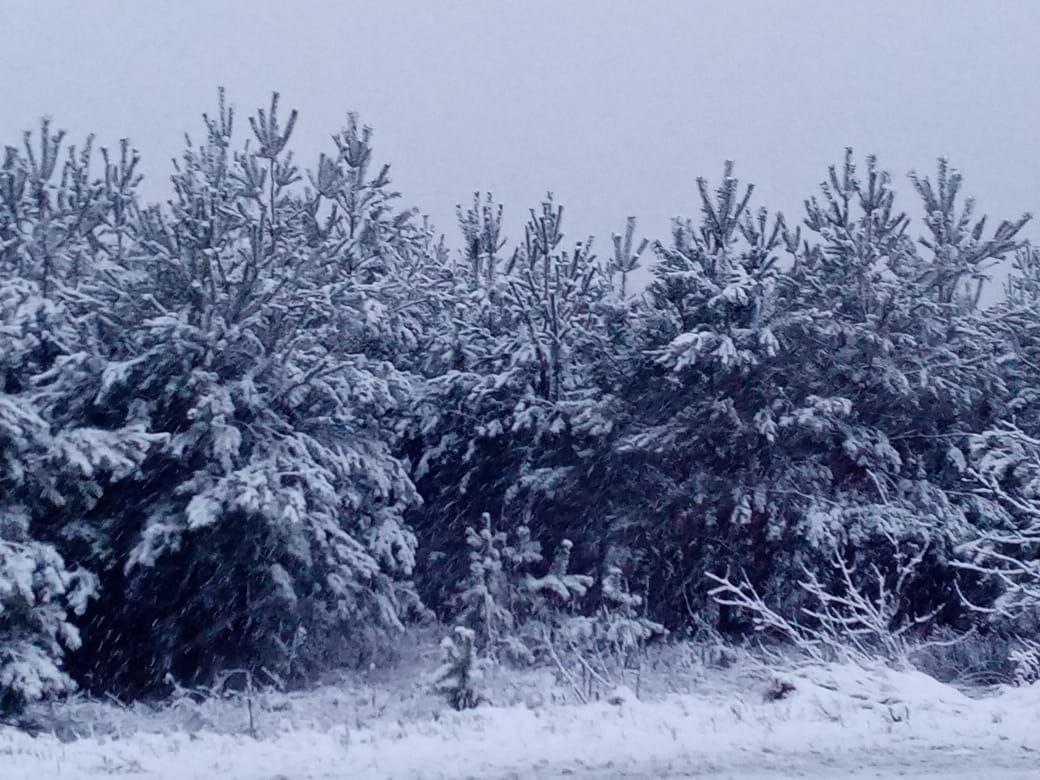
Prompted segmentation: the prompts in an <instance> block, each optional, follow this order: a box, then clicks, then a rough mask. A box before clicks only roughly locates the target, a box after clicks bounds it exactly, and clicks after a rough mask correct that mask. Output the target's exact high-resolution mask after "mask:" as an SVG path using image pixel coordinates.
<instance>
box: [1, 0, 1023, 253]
mask: <svg viewBox="0 0 1040 780" xmlns="http://www.w3.org/2000/svg"><path fill="white" fill-rule="evenodd" d="M0 8H2V10H3V16H2V19H0V25H3V27H4V28H5V29H4V31H3V45H2V46H0V74H2V76H0V107H2V108H0V139H2V140H3V141H4V142H6V143H12V142H16V141H17V140H18V138H19V132H20V131H21V130H22V129H25V128H28V127H32V126H35V124H36V121H37V119H38V117H39V116H41V115H43V114H49V115H51V116H53V117H54V119H55V121H56V122H57V123H58V124H59V125H60V126H62V127H65V128H67V129H68V130H69V131H70V132H71V133H72V135H73V136H74V137H75V136H82V135H85V134H86V133H87V132H90V131H94V132H96V133H97V134H98V136H99V138H100V139H101V140H102V141H105V142H114V141H115V140H116V139H118V138H119V137H121V136H129V137H130V138H131V139H132V140H133V142H134V143H135V145H136V146H137V147H138V148H139V149H141V151H142V153H143V154H144V158H145V169H144V170H145V173H146V174H147V175H148V183H147V186H146V191H147V193H148V194H149V195H150V196H152V197H156V196H160V195H165V194H166V191H167V188H166V176H167V172H168V170H169V162H168V161H169V159H170V158H171V157H172V156H174V155H175V154H176V153H177V152H178V150H179V148H180V146H181V139H182V137H183V135H182V134H183V132H184V131H185V130H189V131H191V132H193V133H197V131H198V128H199V127H200V126H201V125H200V122H199V120H198V116H199V114H201V112H202V111H204V110H209V109H211V108H212V106H213V104H214V102H215V93H216V86H217V85H218V84H223V85H225V86H227V88H228V90H229V94H230V97H231V100H232V102H233V103H234V104H235V106H236V107H237V108H238V109H239V111H240V116H241V119H242V123H241V124H240V125H239V129H240V130H241V131H243V132H245V131H246V130H247V127H246V125H245V121H244V120H245V114H246V113H251V112H252V110H253V109H254V108H255V107H257V106H259V105H261V104H263V103H264V102H265V100H266V98H267V95H268V94H269V92H270V90H272V89H278V90H279V91H281V92H282V94H283V99H284V104H285V105H286V107H288V106H290V105H292V106H295V107H297V108H299V109H300V112H301V119H300V123H299V125H298V131H297V138H296V148H297V149H299V151H300V152H301V153H302V155H303V158H302V159H301V162H305V163H307V164H308V165H309V164H310V162H309V160H310V159H312V158H314V157H316V155H317V151H318V150H319V149H323V148H325V147H326V146H327V145H328V143H327V139H328V136H329V134H330V133H332V132H334V131H335V130H337V129H338V128H339V127H340V125H341V123H342V118H343V116H344V115H345V113H346V112H347V111H348V110H356V111H359V112H360V113H361V116H362V119H363V120H364V121H365V122H367V123H369V124H372V125H373V126H374V128H375V132H376V137H375V140H376V146H377V150H376V151H377V155H379V156H380V158H381V159H383V160H386V161H389V162H391V163H392V164H393V172H394V181H395V184H396V185H397V186H398V187H399V188H400V189H401V190H402V191H403V192H404V194H405V196H406V198H407V199H408V201H409V202H411V203H414V204H415V205H417V206H419V207H420V208H421V209H422V210H423V211H425V212H427V213H429V214H431V215H432V216H433V218H434V219H435V220H436V222H437V223H438V225H439V226H440V227H441V229H442V230H445V231H448V233H449V236H451V237H452V238H454V235H455V227H454V204H455V203H457V202H459V201H460V200H462V201H465V200H468V199H469V198H470V197H471V193H472V192H473V191H474V190H476V189H481V190H492V191H493V192H494V193H495V194H496V196H497V197H498V198H499V199H500V200H502V201H503V202H504V203H505V204H506V208H507V213H509V214H511V216H512V219H511V220H510V231H509V232H510V238H516V237H517V233H518V226H519V224H520V221H521V218H522V216H523V214H524V213H525V212H526V209H527V208H528V207H529V206H532V205H535V204H537V202H538V201H539V199H540V197H541V195H542V194H543V193H544V192H545V191H546V190H547V189H551V190H553V191H554V192H555V193H556V195H557V198H558V200H560V201H561V202H563V203H564V204H565V205H566V207H567V210H568V215H567V217H566V218H565V225H564V227H565V228H566V229H567V232H568V234H569V236H570V238H572V239H577V238H579V237H581V236H582V235H584V234H588V233H589V232H592V233H595V234H596V235H597V237H598V246H599V248H600V250H601V251H605V250H606V248H607V246H608V245H609V233H610V232H611V231H615V230H620V229H621V227H622V226H623V224H624V218H625V217H626V215H628V214H633V215H635V216H637V217H639V218H640V229H641V232H644V233H647V234H650V235H651V236H652V237H664V236H665V235H666V232H667V230H668V220H669V218H670V217H672V216H674V215H677V214H683V215H685V214H690V213H692V212H693V211H695V209H696V200H695V190H694V179H695V177H697V176H698V175H706V176H708V177H709V178H711V179H713V180H714V179H717V178H718V176H719V174H720V171H721V165H722V161H723V160H724V159H726V158H733V159H735V160H736V161H737V173H738V175H740V176H741V177H742V178H746V179H749V180H751V181H754V182H755V183H756V184H757V185H758V197H757V199H756V200H757V202H758V203H760V204H764V205H768V206H770V207H772V208H779V209H782V210H784V211H785V212H787V213H788V214H789V215H792V214H800V209H801V206H800V204H801V200H802V198H803V197H804V196H805V195H806V194H809V193H810V192H811V191H812V189H813V188H814V186H815V184H816V183H817V182H819V181H820V180H821V179H822V178H823V176H824V174H825V171H826V166H827V165H828V164H829V163H831V162H833V161H836V160H837V159H838V158H839V157H840V156H841V154H842V149H843V147H844V146H846V145H852V146H853V147H855V148H856V150H857V153H863V154H865V153H867V152H875V153H877V154H878V155H879V157H880V159H881V162H882V164H883V165H884V166H886V167H887V168H889V169H890V170H892V172H893V173H894V174H896V175H897V178H898V182H899V185H900V191H901V192H904V193H905V194H906V195H907V196H909V195H910V188H909V185H908V184H907V183H906V181H905V177H904V175H905V173H906V172H907V171H908V170H909V169H910V168H912V167H916V168H917V169H918V170H920V171H922V172H926V171H930V170H931V169H932V168H933V166H934V160H935V157H936V156H938V155H940V154H942V155H947V156H949V157H950V158H951V160H952V162H953V163H954V165H956V166H957V167H959V168H960V169H961V170H963V172H964V173H965V176H966V181H967V189H968V190H970V192H971V193H973V194H975V195H976V196H977V199H978V201H979V206H980V208H981V209H982V210H984V211H986V212H988V213H990V215H991V217H1005V216H1013V215H1017V214H1019V213H1021V212H1022V211H1026V210H1029V211H1033V212H1038V211H1040V186H1038V182H1040V149H1038V146H1040V130H1038V119H1040V109H1038V103H1037V85H1038V84H1040V78H1038V77H1040V48H1038V34H1040V2H1035V1H1033V0H1019V1H1017V2H1013V1H1012V0H1004V1H1003V2H999V1H998V2H993V1H991V2H977V1H976V2H959V1H957V0H941V1H939V0H936V1H934V2H932V1H928V2H926V1H923V0H902V1H898V0H897V1H888V2H878V0H871V2H841V1H839V0H829V1H822V0H821V1H819V2H817V1H816V0H791V1H789V2H764V1H755V2H752V1H751V0H742V1H741V2H693V1H691V2H652V1H650V0H644V2H592V1H591V0H588V1H586V2H569V3H568V2H543V1H542V0H525V1H524V2H476V1H473V2H471V1H469V0H465V1H464V0H452V1H451V2H443V3H434V2H389V1H387V0H378V1H377V0H372V1H371V2H365V3H361V2H336V1H335V0H324V1H323V2H319V1H317V0H315V1H314V2H305V1H303V0H296V2H267V1H265V0H252V2H237V1H236V2H219V1H218V0H210V1H209V2H205V1H201V0H177V1H175V2H170V1H167V2H154V1H153V2H118V1H117V0H92V1H91V2H66V3H62V2H47V3H42V2H29V0H20V1H15V2H12V1H11V0H0ZM904 204H905V205H906V206H907V207H909V208H913V207H915V206H916V204H915V203H914V202H913V201H912V200H911V199H910V198H909V197H907V198H906V199H905V200H904ZM1030 235H1032V236H1035V235H1037V231H1036V228H1035V227H1034V228H1033V229H1031V230H1030Z"/></svg>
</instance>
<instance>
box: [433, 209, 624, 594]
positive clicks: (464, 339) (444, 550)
mask: <svg viewBox="0 0 1040 780" xmlns="http://www.w3.org/2000/svg"><path fill="white" fill-rule="evenodd" d="M562 215H563V211H562V208H561V207H559V206H557V205H556V204H555V203H554V202H553V201H552V199H551V197H550V198H548V199H547V200H546V201H545V202H544V203H543V204H542V207H541V209H540V210H532V212H531V218H530V220H529V222H528V223H527V226H526V228H525V238H524V241H523V243H522V244H521V245H520V246H519V247H517V248H516V249H515V250H514V252H513V253H512V255H511V256H508V257H502V256H501V255H500V254H499V253H500V251H501V250H502V248H503V246H504V243H503V239H502V235H501V210H500V209H499V208H498V207H496V206H495V205H494V204H493V201H492V200H490V199H488V200H487V201H486V202H485V201H482V200H481V199H480V198H479V197H478V198H477V199H476V200H475V202H474V205H473V207H472V208H471V209H469V210H466V211H463V210H462V209H460V210H459V217H460V224H461V227H462V230H463V236H464V239H465V248H464V255H463V257H462V258H461V259H460V261H459V262H458V263H457V265H456V267H455V270H454V274H455V278H456V284H455V293H454V294H455V296H456V301H457V303H456V304H455V306H454V307H453V309H452V310H451V313H450V320H449V322H447V323H445V326H444V327H443V328H442V331H443V338H442V340H441V346H440V348H439V349H436V350H431V352H432V353H433V354H434V355H436V356H437V358H436V360H435V361H431V364H430V367H429V374H430V376H431V378H430V382H429V385H428V387H429V393H428V395H427V397H426V401H425V403H424V405H423V412H422V414H421V419H420V421H419V424H418V425H417V430H418V438H419V439H420V445H419V446H420V447H421V452H422V454H421V456H420V458H418V459H417V460H418V465H417V470H416V476H417V479H418V482H419V489H420V491H421V493H422V495H423V498H424V500H425V504H424V506H423V508H422V510H421V511H420V512H418V513H416V520H415V525H416V528H417V530H418V532H419V534H420V538H421V540H422V542H423V544H424V545H425V546H426V547H427V550H428V552H430V553H431V554H432V553H434V552H436V555H437V560H438V561H439V563H438V566H439V567H442V568H443V569H446V570H448V571H453V570H454V571H459V572H462V571H464V570H465V565H464V563H463V556H464V555H465V554H466V551H465V550H464V549H463V548H460V547H458V546H457V545H455V546H453V545H451V544H450V540H454V539H461V538H462V529H461V528H460V525H465V524H473V523H474V522H475V520H476V517H478V516H479V514H480V512H483V511H490V512H491V513H492V514H493V515H494V516H495V517H498V518H501V519H502V520H501V521H502V522H503V524H504V525H503V530H509V529H510V528H513V527H515V526H516V525H518V524H520V523H524V524H528V525H529V526H530V529H531V531H532V533H533V535H534V538H535V539H537V540H538V541H540V542H543V543H545V544H549V545H554V544H556V543H558V542H559V540H560V539H561V538H563V537H564V536H567V535H568V534H570V533H571V531H576V532H577V533H578V534H580V536H579V538H584V537H585V536H587V534H586V533H585V526H586V525H587V523H588V518H589V517H592V512H593V511H594V507H586V506H584V505H583V502H582V501H581V500H580V499H579V498H578V497H577V495H574V496H573V497H572V498H571V499H568V500H566V507H567V508H566V511H565V512H563V511H560V510H561V508H562V505H563V504H564V500H563V495H564V494H565V493H571V486H574V485H579V486H580V487H581V488H584V489H585V490H586V491H587V492H589V493H594V492H595V491H594V490H590V489H589V488H588V485H587V484H581V482H582V478H583V477H584V476H585V473H584V470H585V469H586V468H587V467H588V464H587V463H586V462H585V459H586V458H587V457H588V456H590V455H592V453H593V452H594V451H595V450H594V447H593V444H594V442H595V441H597V439H598V437H602V436H603V435H604V434H605V432H607V431H609V430H610V420H609V415H605V414H603V413H602V409H601V406H600V405H599V404H598V403H597V402H596V398H597V396H598V394H599V388H597V387H595V384H594V382H595V380H596V376H595V374H594V373H593V371H592V367H593V366H596V367H602V364H604V363H606V362H607V358H606V357H605V354H604V345H605V344H607V343H608V341H609V340H608V339H607V338H606V337H605V336H604V334H603V327H604V324H605V323H606V322H607V321H608V319H609V318H608V316H607V314H608V312H607V309H606V306H605V301H606V299H607V297H608V292H609V288H608V286H607V282H608V281H609V280H608V275H606V274H604V273H602V269H601V268H600V265H599V263H598V261H597V260H596V259H595V257H594V256H593V255H592V253H591V251H590V246H589V242H579V243H577V244H576V245H575V246H574V247H573V248H572V249H565V248H563V246H564V245H563V233H562V229H561V224H562V223H561V221H562ZM574 493H575V494H576V493H577V491H574ZM540 502H541V503H542V504H543V505H542V506H539V503H540ZM549 507H553V508H554V509H553V510H552V511H550V510H549ZM446 543H447V544H446ZM441 556H446V557H441ZM426 580H427V582H428V583H429V587H428V588H427V589H426V590H425V595H426V597H427V599H428V601H429V602H430V603H431V604H432V605H434V606H438V605H442V604H444V603H445V601H446V598H447V597H448V593H450V590H452V589H454V586H453V584H452V583H450V582H445V581H444V578H443V577H440V576H437V577H428V578H426ZM446 588H447V589H448V593H446V592H445V589H446Z"/></svg>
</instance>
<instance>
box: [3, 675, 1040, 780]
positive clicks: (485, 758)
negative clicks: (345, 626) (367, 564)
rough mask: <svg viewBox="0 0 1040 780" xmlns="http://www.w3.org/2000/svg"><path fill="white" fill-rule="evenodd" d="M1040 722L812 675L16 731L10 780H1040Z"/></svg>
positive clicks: (999, 708) (6, 734)
mask: <svg viewBox="0 0 1040 780" xmlns="http://www.w3.org/2000/svg"><path fill="white" fill-rule="evenodd" d="M781 683H783V684H781ZM791 686H793V689H791ZM777 695H780V696H781V698H775V696H777ZM610 701H613V702H616V703H609V702H610ZM275 715H277V713H276V712H273V713H265V716H266V717H267V718H269V719H270V718H271V717H272V716H275ZM344 720H345V721H346V720H349V719H346V718H345V719H344ZM1038 723H1040V685H1034V686H1031V687H1026V688H1017V689H1016V688H1004V689H999V690H997V691H995V692H991V693H989V694H988V695H986V696H983V697H980V698H971V697H968V696H967V695H965V694H964V693H962V692H960V691H958V690H957V689H956V688H953V687H952V686H948V685H944V684H942V683H940V682H937V681H936V680H934V679H932V678H930V677H928V676H926V675H924V674H920V673H917V672H896V671H892V670H887V669H872V670H866V669H862V668H859V667H855V666H840V665H834V666H811V667H803V668H800V669H795V670H791V671H787V672H783V673H776V674H775V675H772V676H771V675H769V674H764V673H763V674H758V675H757V676H747V677H746V678H745V679H744V682H743V684H741V685H732V684H730V685H719V686H714V687H713V686H712V685H706V686H704V689H703V690H699V691H697V692H693V693H683V694H671V695H667V696H663V697H660V698H657V699H656V700H654V701H639V700H637V699H636V698H635V695H634V693H633V692H632V691H630V690H626V691H621V692H619V693H618V695H613V696H611V695H607V696H604V699H603V701H601V702H596V703H591V704H585V705H580V704H539V705H533V704H532V706H524V705H515V706H508V707H492V706H485V707H480V708H478V709H476V710H472V711H469V712H463V713H456V712H452V711H442V712H439V713H436V715H434V714H428V715H427V716H426V717H423V718H417V719H415V720H413V721H406V720H403V719H397V718H394V717H392V716H391V717H384V718H382V719H377V720H375V721H373V722H372V723H369V724H366V725H364V726H362V727H356V726H355V727H353V728H351V727H350V726H349V725H347V723H346V722H344V723H342V724H329V725H327V726H326V727H324V728H316V727H313V726H311V727H300V726H299V725H298V723H291V722H289V721H288V720H286V721H285V722H284V723H280V724H278V723H276V724H274V725H273V727H271V728H269V730H268V734H267V735H266V736H265V737H264V738H262V739H254V738H252V737H250V736H246V735H243V734H228V733H218V732H216V731H210V730H198V731H191V732H189V731H174V732H171V733H165V734H162V733H154V732H153V733H149V732H147V731H143V730H142V731H132V732H130V733H126V734H123V735H121V736H115V735H111V734H110V735H106V736H93V737H86V738H79V739H74V740H71V741H62V740H60V739H58V737H57V736H54V735H41V736H38V737H31V736H29V735H27V734H24V733H22V732H19V731H15V730H13V729H10V728H7V729H5V730H2V731H0V777H2V778H4V780H41V779H42V778H55V780H59V779H67V780H75V779H78V778H98V777H108V776H116V775H120V776H128V777H134V776H140V777H147V778H169V779H170V780H189V779H190V780H194V779H196V778H197V779H198V780H210V779H211V778H221V779H222V780H307V779H313V780H319V779H322V780H324V779H326V778H350V779H351V780H355V779H356V780H361V779H362V778H380V779H383V778H468V777H472V778H496V777H502V778H506V777H509V778H536V777H538V778H540V777H547V778H556V777H564V776H567V777H574V776H577V777H587V778H593V777H597V778H598V777H739V778H777V777H800V776H801V777H987V778H990V777H992V778H1027V777H1040V729H1038V728H1037V724H1038Z"/></svg>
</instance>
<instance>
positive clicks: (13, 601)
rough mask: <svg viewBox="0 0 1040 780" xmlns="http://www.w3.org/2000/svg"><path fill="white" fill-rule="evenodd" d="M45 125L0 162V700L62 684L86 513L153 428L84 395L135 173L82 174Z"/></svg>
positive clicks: (86, 590)
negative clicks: (119, 421) (129, 422)
mask: <svg viewBox="0 0 1040 780" xmlns="http://www.w3.org/2000/svg"><path fill="white" fill-rule="evenodd" d="M63 136H64V134H63V133H52V132H51V130H50V125H49V123H48V122H46V121H45V122H44V123H43V124H42V127H41V131H40V134H39V136H38V137H37V138H35V139H34V138H33V136H32V135H31V134H29V133H27V134H26V135H25V138H24V146H23V149H22V150H21V151H19V150H18V149H16V148H14V147H8V148H7V150H6V153H5V157H4V162H3V166H2V167H0V237H2V241H0V245H2V246H0V709H12V708H17V707H19V706H21V705H23V704H24V703H26V702H27V701H31V700H34V699H38V698H41V697H42V696H45V695H48V694H56V693H63V692H66V691H68V690H71V689H72V688H73V687H74V685H73V683H72V680H71V678H70V676H69V675H68V674H67V672H66V671H64V669H63V668H62V666H63V659H64V656H65V654H66V653H67V652H68V651H71V650H75V649H77V648H78V647H79V646H80V642H81V636H80V631H79V628H78V627H77V626H76V625H75V624H76V622H77V619H76V616H78V615H81V614H82V613H83V611H84V609H85V608H86V605H87V600H88V599H89V598H91V597H93V596H95V595H96V591H97V581H96V577H95V576H94V575H93V574H92V573H90V572H89V571H87V570H86V569H85V568H83V567H84V565H89V566H93V565H96V564H97V563H98V561H99V559H100V558H101V557H103V556H104V555H105V553H106V551H107V550H108V540H107V539H106V538H105V535H104V533H103V532H102V530H101V529H100V528H99V527H98V525H97V524H95V523H94V522H92V519H91V517H92V513H93V512H94V511H96V509H97V507H98V503H99V498H100V497H101V496H102V494H103V491H104V489H105V487H106V486H107V484H109V483H110V481H112V480H124V479H126V480H132V479H134V478H135V477H136V476H137V475H138V473H139V472H138V467H139V465H140V464H141V462H142V461H143V460H144V459H145V458H146V457H147V455H148V453H149V451H150V449H151V448H152V446H153V445H155V444H157V443H158V442H160V441H161V439H162V437H161V436H159V437H156V436H152V435H149V434H147V433H146V432H144V431H143V430H142V429H141V428H139V427H117V428H113V427H111V426H109V425H108V422H109V421H108V420H107V419H106V418H105V415H104V409H102V408H100V407H99V406H98V405H96V404H95V403H94V401H93V396H94V393H96V391H97V387H98V386H99V384H100V378H101V375H102V374H103V373H104V371H105V370H106V369H107V367H108V365H109V360H110V355H111V351H112V346H113V345H112V343H111V337H112V334H113V331H114V330H115V329H116V328H117V327H118V326H117V325H116V326H115V327H113V326H114V323H116V322H117V321H118V317H119V313H118V306H117V305H116V304H117V303H118V294H119V291H120V289H121V284H122V282H123V277H124V275H125V269H124V268H122V267H121V266H120V265H119V263H118V257H117V256H116V250H117V248H118V245H119V238H118V235H119V229H120V219H121V217H122V215H123V212H122V211H121V204H120V203H119V202H118V201H117V200H116V199H114V198H113V189H114V187H121V188H122V191H124V192H129V191H130V190H132V188H133V186H134V185H135V184H136V177H135V174H134V173H133V165H134V162H133V161H134V159H135V158H133V157H132V156H130V155H129V153H128V146H127V144H126V143H125V142H124V143H123V145H122V150H123V154H122V160H121V170H122V172H123V173H124V174H125V176H124V179H123V180H122V181H121V182H120V183H118V184H114V183H113V181H112V177H111V174H112V172H113V167H112V166H111V165H109V164H108V154H107V151H106V150H102V154H103V157H104V159H105V174H106V175H105V178H103V179H99V178H97V177H96V175H95V174H94V173H93V172H92V170H91V168H92V142H91V140H90V139H88V141H87V143H86V144H85V145H84V147H83V149H82V151H79V152H77V150H76V149H75V148H74V147H70V148H69V149H68V150H67V159H66V161H65V162H64V164H61V163H60V160H61V157H62V151H63V150H62V146H61V143H62V138H63Z"/></svg>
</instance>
